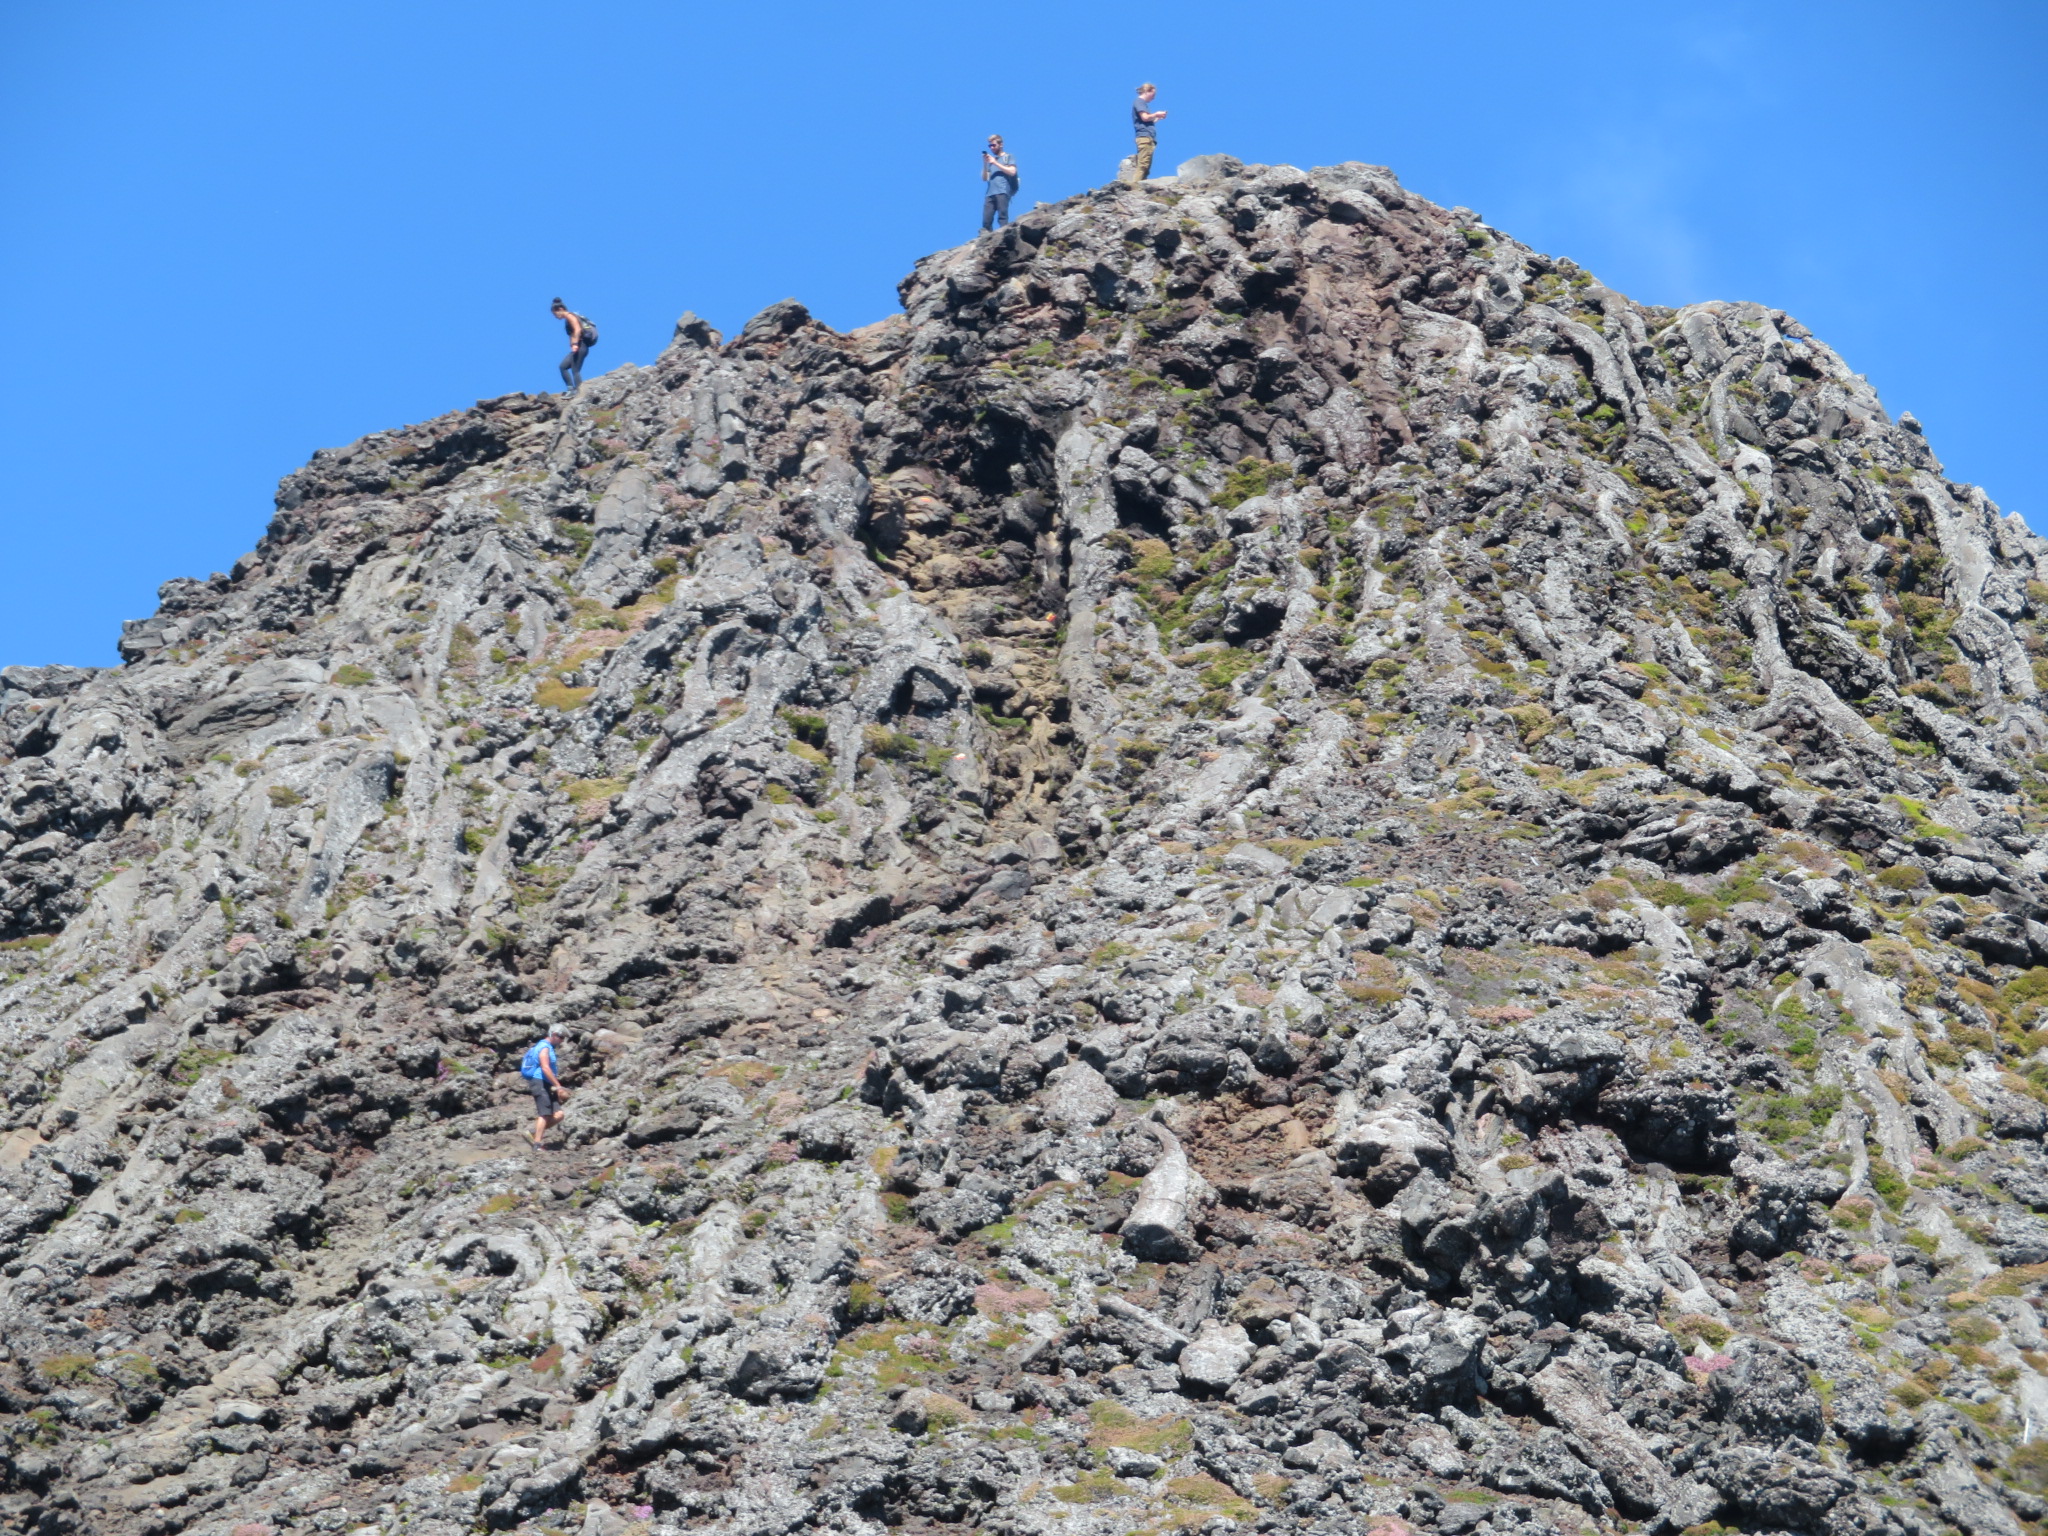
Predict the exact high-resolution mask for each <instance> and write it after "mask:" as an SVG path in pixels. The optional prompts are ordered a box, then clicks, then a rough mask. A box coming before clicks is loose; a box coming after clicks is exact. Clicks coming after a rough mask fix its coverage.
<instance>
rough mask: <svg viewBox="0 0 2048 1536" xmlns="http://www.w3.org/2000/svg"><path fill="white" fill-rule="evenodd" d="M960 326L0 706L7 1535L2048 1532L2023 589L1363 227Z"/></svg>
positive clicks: (537, 436)
mask: <svg viewBox="0 0 2048 1536" xmlns="http://www.w3.org/2000/svg"><path fill="white" fill-rule="evenodd" d="M902 298H903V302H904V313H903V314H901V315H899V316H895V317H892V318H890V319H888V320H885V321H883V322H881V323H879V324H876V325H873V326H869V327H866V328H864V329H862V330H859V331H856V332H853V333H851V334H847V335H839V334H836V333H834V332H832V331H830V330H829V329H827V328H826V327H824V326H822V325H820V324H818V323H817V322H816V321H814V320H813V319H812V318H811V317H810V316H809V315H808V314H807V313H806V312H805V311H804V309H803V308H802V307H801V306H800V305H798V304H795V303H793V302H791V303H783V304H778V305H775V306H773V307H771V308H770V309H768V310H766V311H764V312H763V313H762V314H761V315H759V316H757V317H756V318H755V319H754V320H753V321H751V322H750V323H749V324H748V325H747V326H746V327H745V329H744V330H742V331H741V332H740V334H739V335H738V336H736V337H734V338H732V339H731V340H730V341H729V342H728V341H726V340H724V339H723V338H721V337H720V336H718V335H717V334H716V333H715V332H713V331H712V330H711V329H710V328H709V327H708V326H706V325H704V324H703V323H702V322H701V321H698V320H696V319H695V318H694V317H691V316H685V317H684V320H683V321H682V322H681V323H680V324H679V325H678V326H677V329H676V335H675V339H674V342H673V344H672V345H671V346H670V347H669V348H668V350H667V351H665V352H664V353H663V354H662V356H661V358H660V360H659V361H658V362H657V363H656V364H655V365H654V366H652V367H650V368H645V369H640V368H624V369H620V370H618V371H616V372H613V373H611V374H608V375H606V376H605V377H603V378H601V379H598V380H594V381H592V382H591V383H589V384H587V385H586V386H585V387H584V388H583V390H582V392H581V393H580V395H579V396H578V397H576V398H575V399H574V400H568V401H565V400H561V399H555V398H539V397H526V396H508V397H506V398H503V399H499V400H491V401H485V402H482V403H480V404H479V405H477V406H476V407H475V408H474V409H473V410H469V411H465V412H461V413H458V414H456V415H453V416H449V417H445V418H442V419H440V420H437V421H434V422H430V423H426V424H424V425H422V426H419V427H414V428H409V429H406V430H404V431H398V432H390V433H383V434H379V435H376V436H373V437H370V438H366V439H364V440H363V441H361V442H359V443H356V444H353V445H351V446H349V447H348V448H345V449H340V450H334V451H326V452H322V453H319V454H316V455H315V456H314V458H313V461H312V462H311V463H310V464H309V465H308V466H307V467H306V468H305V469H303V470H301V471H300V472H298V473H297V474H294V475H292V476H291V477H289V478H288V479H287V480H286V481H285V482H284V484H283V485H282V486H281V488H280V490H279V494H278V499H277V515H276V517H275V519H274V521H273V522H272V524H271V526H270V529H269V531H268V533H267V534H266V535H265V537H264V539H263V540H262V542H261V543H260V544H259V545H258V547H257V548H256V550H255V551H254V552H252V553H251V554H250V555H248V556H247V557H245V558H244V559H243V560H241V561H239V562H238V563H237V564H236V566H235V568H234V570H233V571H232V572H230V573H228V574H226V575H220V576H215V577H212V578H210V579H209V580H207V581H176V582H171V583H169V584H167V585H166V586H165V588H164V589H163V594H162V599H163V600H162V606H161V607H160V609H159V610H158V612H157V613H156V614H155V615H154V616H152V617H151V618H149V619H147V620H144V621H141V622H138V623H136V624H132V625H130V626H128V629H127V632H126V634H125V635H124V637H123V639H122V643H121V654H122V656H123V658H124V664H123V665H122V666H121V667H119V668H115V669H109V670H106V671H90V670H81V669H69V668H60V667H46V668H8V669H5V670H4V671H0V731H4V741H5V749H4V750H5V753H6V761H5V762H4V764H0V970H4V972H5V976H4V982H0V1010H4V1020H5V1031H6V1032H5V1036H4V1040H5V1050H6V1053H7V1066H8V1071H7V1072H6V1074H5V1078H4V1095H5V1098H4V1113H5V1122H4V1125H0V1433H4V1434H5V1435H6V1437H7V1454H6V1456H5V1457H4V1460H0V1466H4V1478H5V1487H4V1489H0V1512H4V1517H5V1520H6V1521H7V1523H8V1528H9V1529H13V1530H20V1531H25V1532H26V1531H33V1532H37V1533H39V1536H57V1533H63V1532H87V1531H89V1532H95V1533H99V1532H108V1533H130V1532H132V1533H137V1536H141V1533H150V1536H157V1533H167V1532H173V1531H187V1530H189V1531H193V1532H199V1533H204V1536H226V1533H229V1532H239V1533H243V1536H253V1533H262V1532H276V1531H287V1530H289V1531H302V1530H303V1531H326V1530H340V1529H347V1528H355V1529H365V1528H368V1529H374V1530H376V1531H378V1532H381V1533H384V1536H391V1533H394V1532H398V1531H408V1532H419V1533H431V1532H448V1533H452V1532H456V1531H468V1530H472V1529H476V1528H479V1527H482V1528H485V1529H507V1528H511V1527H515V1526H520V1525H522V1524H525V1525H528V1527H529V1528H539V1529H557V1530H580V1531H582V1532H584V1533H586V1536H592V1533H595V1536H617V1533H621V1532H628V1531H677V1530H683V1529H691V1530H712V1531H720V1532H731V1533H734V1536H739V1533H747V1536H756V1533H760V1536H767V1533H778V1536H779V1533H783V1532H790V1531H795V1530H798V1529H815V1530H833V1531H847V1532H853V1531H861V1532H870V1531H873V1530H875V1529H877V1528H878V1527H881V1526H885V1525H908V1526H912V1527H915V1528H919V1529H924V1528H930V1527H933V1526H959V1527H960V1528H962V1529H972V1530H984V1531H991V1532H1005V1533H1017V1536H1022V1533H1027V1532H1042V1531H1051V1530H1055V1529H1064V1530H1067V1531H1074V1530H1077V1529H1086V1530H1090V1531H1095V1530H1101V1531H1119V1532H1121V1531H1130V1530H1141V1531H1161V1530H1166V1529H1168V1528H1172V1527H1180V1526H1199V1527H1201V1528H1202V1529H1204V1530H1206V1531H1212V1532H1220V1531H1226V1530H1230V1529H1235V1528H1238V1527H1243V1526H1252V1527H1255V1528H1257V1529H1261V1530H1268V1529H1270V1530H1307V1529H1311V1528H1313V1529H1323V1530H1364V1531H1370V1532H1376V1533H1379V1536H1395V1533H1399V1532H1420V1531H1441V1532H1445V1533H1459V1536H1462V1533H1466V1532H1487V1533H1495V1536H1507V1533H1512V1532H1536V1531H1578V1530H1583V1529H1586V1528H1588V1527H1591V1528H1596V1529H1600V1530H1619V1529H1622V1528H1623V1527H1624V1526H1629V1527H1631V1528H1642V1529H1648V1530H1653V1531H1667V1532H1675V1531H1679V1530H1685V1529H1691V1528H1703V1529H1707V1530H1713V1529H1717V1528H1720V1529H1731V1528H1738V1529H1745V1530H1758V1531H1764V1530H1769V1531H1786V1532H1802V1533H1807V1532H1810V1533H1816V1536H1845V1533H1849V1532H1886V1533H1895V1536H1932V1533H1934V1532H1936V1531H1939V1530H1943V1529H1945V1528H1948V1527H1954V1528H1956V1529H1959V1530H1961V1531H1963V1532H1965V1533H1967V1536H1994V1533H1995V1536H2006V1533H2009V1532H2016V1531H2020V1530H2023V1529H2029V1528H2031V1526H2032V1524H2033V1523H2037V1522H2039V1521H2040V1520H2041V1519H2042V1517H2043V1515H2044V1513H2048V1503H2044V1501H2043V1498H2042V1490H2043V1487H2044V1484H2048V1451H2044V1450H2043V1449H2042V1448H2041V1445H2040V1444H2039V1442H2037V1441H2036V1440H2035V1438H2034V1437H2035V1436H2036V1435H2037V1434H2038V1433H2040V1432H2041V1430H2042V1427H2043V1425H2044V1423H2048V1374H2044V1371H2048V1354H2044V1353H2043V1351H2044V1349H2048V1344H2044V1340H2043V1336H2042V1329H2041V1324H2040V1320H2039V1316H2038V1308H2039V1298H2040V1294H2041V1281H2042V1278H2043V1276H2044V1275H2048V1220H2044V1217H2043V1215H2042V1214H2038V1213H2044V1212H2048V1158H2044V1151H2043V1146H2042V1141H2043V1138H2044V1136H2048V1107H2044V1106H2048V1056H2044V1055H2043V1046H2044V1044H2048V1035H2044V1034H2043V1033H2042V1032H2041V1029H2040V1025H2041V1013H2042V1010H2043V1008H2044V1007H2048V887H2044V885H2043V879H2042V876H2043V871H2044V869H2048V844H2044V842H2043V840H2042V832H2043V828H2044V825H2048V720H2044V718H2043V715H2042V713H2041V710H2040V707H2039V700H2038V692H2039V688H2040V686H2041V679H2040V678H2039V677H2037V672H2038V670H2039V669H2040V668H2041V666H2042V661H2043V659H2048V631H2044V624H2048V612H2044V608H2048V584H2044V583H2048V544H2044V543H2043V542H2042V541H2041V540H2039V539H2037V538H2035V537H2034V536H2033V535H2032V534H2030V533H2029V532H2027V530H2026V529H2025V528H2024V527H2023V526H2022V525H2021V524H2020V522H2019V521H2018V519H2016V518H2010V517H2003V516H2001V515H2000V514H1999V513H1998V511H1997V510H1996V508H1994V507H1993V506H1992V505H1991V504H1990V503H1989V502H1988V501H1987V500H1986V499H1985V497H1984V496H1983V494H1982V493H1981V492H1980V491H1978V490H1976V489H1975V488H1973V487H1969V486H1964V485H1960V484H1957V483H1954V482H1952V481H1950V480H1948V479H1946V478H1945V477H1944V476H1943V474H1942V472H1941V468H1940V466H1939V464H1938V463H1937V462H1936V460H1935V458H1934V457H1933V454H1932V452H1931V450H1930V449H1929V447H1928V445H1927V444H1926V442H1925V441H1924V440H1923V437H1922V435H1921V432H1920V430H1919V428H1918V426H1917V424H1915V423H1914V422H1913V421H1912V420H1911V418H1910V417H1901V418H1899V419H1898V420H1896V421H1894V420H1892V419H1891V418H1890V417H1889V416H1887V414H1886V413H1885V411H1884V410H1883V409H1882V408H1881V406H1880V405H1879V403H1878V400H1877V398H1876V396H1875V395H1874V394H1873V392H1872V391H1871V389H1870V387H1869V386H1868V384H1867V383H1866V382H1865V381H1864V380H1863V379H1861V378H1860V377H1859V376H1857V375H1855V374H1853V373H1851V372H1850V371H1849V370H1848V368H1847V367H1846V366H1845V365H1844V363H1843V362H1842V361H1841V360H1840V359H1839V358H1837V357H1836V356H1835V355H1834V354H1833V353H1832V352H1831V351H1829V350H1828V349H1827V348H1826V347H1825V346H1824V345H1822V344H1821V343H1820V342H1819V341H1817V340H1816V339H1815V338H1813V337H1812V336H1811V335H1809V334H1808V333H1807V332H1806V331H1805V329H1804V328H1803V327H1801V326H1800V325H1799V324H1797V323H1796V322H1795V321H1793V320H1792V319H1791V318H1789V317H1788V316H1786V315H1784V314H1782V313H1778V312H1776V311H1772V310H1769V309H1766V308H1764V307H1761V306H1758V305H1753V304H1736V303H1728V304H1701V305H1695V306H1692V307H1689V308H1686V309H1683V310H1676V311H1673V310H1668V309H1660V308H1657V307H1654V306H1648V305H1642V304H1637V303H1635V302H1632V301H1631V300H1629V299H1627V298H1625V297H1624V296H1622V295H1620V294H1618V293H1615V292H1613V291H1612V290H1610V289H1608V288H1606V287H1604V286H1602V285H1601V284H1600V283H1598V282H1597V281H1595V280H1594V279H1593V278H1592V277H1591V275H1590V274H1588V273H1585V272H1584V271H1582V270H1580V269H1579V268H1577V267H1575V266H1573V265H1572V264H1571V263H1570V262H1567V261H1562V260H1557V259H1554V258H1550V257H1546V256H1542V255H1540V254H1538V253H1536V252H1534V251H1531V250H1529V249H1527V248H1526V247H1524V246H1522V245H1520V244H1518V243H1517V242H1515V241H1514V240H1513V239H1512V238H1510V237H1509V236H1507V235H1506V234H1504V233H1502V232H1500V231H1497V230H1494V229H1492V228H1490V227H1489V226H1487V225H1486V224H1485V223H1484V222H1483V221H1481V220H1480V219H1479V217H1478V216H1477V215H1476V214H1473V213H1472V212H1471V211H1469V210H1465V209H1452V210H1448V211H1446V210H1444V209H1440V208H1437V207H1434V206H1432V205H1431V204H1429V203H1427V202H1425V201H1423V200H1422V199H1419V198H1417V197H1415V196H1413V195H1412V194H1410V193H1408V192H1406V191H1404V190H1403V189H1402V188H1401V187H1400V186H1399V184H1398V183H1397V182H1396V180H1395V179H1394V177H1393V176H1392V175H1390V174H1389V173H1388V172H1386V171H1385V170H1382V169H1380V168H1377V167H1371V166H1363V165H1344V166H1337V167H1326V168H1322V169H1318V170H1313V171H1301V170H1296V169H1294V168H1291V167H1286V166H1243V165H1239V164H1238V163H1236V162H1235V161H1230V160H1227V159H1224V158H1221V157H1218V158H1214V159H1210V160H1206V161H1199V162H1194V163H1191V164H1190V165H1189V166H1187V167H1184V168H1183V170H1182V172H1181V174H1180V175H1178V176H1177V177H1173V178H1166V179H1162V180H1159V181H1155V182H1152V183H1148V184H1146V185H1144V186H1142V187H1128V186H1116V187H1108V188H1103V189H1099V190H1097V191H1095V192H1092V193H1089V194H1087V195H1085V196H1081V197H1077V198H1072V199H1069V200H1067V201H1066V202H1063V203H1060V204H1057V205H1053V206H1049V207H1043V208H1038V209H1035V210H1033V211H1032V212H1031V213H1029V214H1028V215H1026V216H1025V217H1023V218H1022V219H1020V220H1019V221H1018V223H1017V224H1016V225H1014V226H1012V227H1011V228H1009V229H1007V230H1004V231H1002V232H1000V233H997V234H992V235H985V236H983V237H982V238H980V239H978V240H977V241H975V242H974V243H973V244H971V245H968V246H964V247H962V248H960V249H958V250H954V251H950V252H945V253H942V254H940V255H937V256H934V257H931V258H929V259H927V260H926V261H924V262H922V263H920V264H919V266H918V268H917V270H916V271H915V272H914V273H913V274H912V275H911V276H910V277H909V278H907V279H906V280H905V282H904V284H903V287H902ZM555 1024H559V1025H562V1026H564V1027H565V1028H566V1029H567V1030H568V1032H569V1035H570V1039H571V1044H570V1046H569V1048H568V1051H567V1058H568V1064H569V1079H570V1082H571V1083H572V1084H573V1085H575V1086H576V1087H577V1090H578V1091H577V1093H576V1096H575V1098H574V1099H573V1101H572V1103H571V1105H570V1109H569V1115H568V1119H567V1122H566V1124H565V1126H564V1127H563V1130H562V1132H561V1138H562V1139H560V1140H558V1142H557V1145H556V1147H555V1148H554V1149H553V1150H550V1151H547V1152H544V1153H539V1154H535V1153H532V1152H529V1151H528V1150H527V1149H526V1147H525V1145H524V1142H523V1139H522V1138H523V1133H524V1128H525V1126H526V1124H527V1123H528V1119H529V1116H530V1106H529V1104H528V1101H527V1099H526V1097H525V1095H524V1094H523V1093H522V1091H521V1088H520V1083H519V1079H518V1076H517V1064H518V1060H519V1057H520V1053H521V1052H522V1050H523V1049H524V1047H525V1046H526V1045H527V1044H528V1043H529V1042H530V1041H531V1040H533V1039H534V1038H536V1036H537V1035H538V1034H539V1033H540V1032H541V1031H542V1030H543V1029H544V1028H545V1027H547V1026H549V1025H555Z"/></svg>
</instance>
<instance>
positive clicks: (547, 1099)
mask: <svg viewBox="0 0 2048 1536" xmlns="http://www.w3.org/2000/svg"><path fill="white" fill-rule="evenodd" d="M556 302H558V303H559V302H560V301H559V300H557V301H556ZM561 1043H562V1026H561V1025H559V1024H557V1025H554V1026H553V1027H552V1028H550V1029H549V1030H548V1032H547V1036H546V1038H544V1039H542V1040H539V1041H537V1042H536V1043H534V1044H532V1045H529V1046H528V1047H527V1048H526V1055H525V1056H524V1057H522V1058H521V1059H520V1062H519V1075H520V1076H521V1077H523V1078H525V1079H526V1084H527V1086H528V1087H529V1088H531V1089H532V1090H533V1150H534V1151H536V1152H539V1151H542V1150H543V1149H544V1148H545V1147H546V1144H547V1136H548V1132H549V1131H552V1130H553V1129H554V1128H555V1127H556V1126H558V1125H560V1124H561V1123H562V1116H563V1115H564V1114H566V1113H567V1111H566V1110H564V1109H563V1108H562V1107H561V1106H562V1101H564V1100H566V1099H567V1098H568V1097H569V1090H568V1089H566V1088H564V1087H563V1086H562V1080H561V1078H559V1077H557V1076H556V1075H555V1052H556V1051H557V1050H558V1049H559V1048H560V1046H561Z"/></svg>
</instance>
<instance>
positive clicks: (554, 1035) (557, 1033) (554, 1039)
mask: <svg viewBox="0 0 2048 1536" xmlns="http://www.w3.org/2000/svg"><path fill="white" fill-rule="evenodd" d="M555 302H556V303H560V302H561V301H560V300H559V299H557V300H556V301H555ZM561 1043H562V1026H561V1025H559V1024H553V1025H550V1026H549V1027H548V1044H550V1045H560V1044H561Z"/></svg>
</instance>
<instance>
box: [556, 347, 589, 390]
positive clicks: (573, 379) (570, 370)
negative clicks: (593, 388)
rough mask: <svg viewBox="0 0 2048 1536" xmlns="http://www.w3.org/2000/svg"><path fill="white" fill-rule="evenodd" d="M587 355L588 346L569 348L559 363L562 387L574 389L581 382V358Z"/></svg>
mask: <svg viewBox="0 0 2048 1536" xmlns="http://www.w3.org/2000/svg"><path fill="white" fill-rule="evenodd" d="M589 355H590V348H588V347H584V346H575V347H571V348H570V349H569V355H568V356H567V357H565V358H563V359H562V363H561V368H562V387H563V388H564V389H575V388H577V387H578V386H579V385H581V384H582V382H583V359H584V358H586V357H588V356H589Z"/></svg>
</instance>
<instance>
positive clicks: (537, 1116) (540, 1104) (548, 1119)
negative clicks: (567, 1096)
mask: <svg viewBox="0 0 2048 1536" xmlns="http://www.w3.org/2000/svg"><path fill="white" fill-rule="evenodd" d="M561 1118H562V1112H561V1111H560V1110H558V1109H556V1108H555V1101H554V1098H553V1096H552V1095H551V1094H549V1092H548V1085H547V1084H546V1083H544V1082H542V1083H535V1084H534V1085H533V1144H534V1145H535V1146H536V1147H538V1146H540V1145H541V1144H542V1143H543V1142H544V1141H546V1140H547V1134H548V1130H549V1128H550V1127H552V1126H553V1125H555V1124H556V1122H558V1121H559V1120H560V1119H561Z"/></svg>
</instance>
